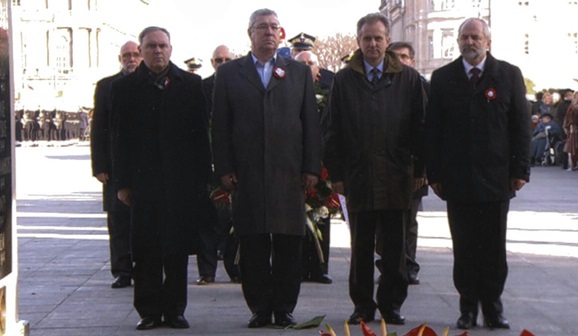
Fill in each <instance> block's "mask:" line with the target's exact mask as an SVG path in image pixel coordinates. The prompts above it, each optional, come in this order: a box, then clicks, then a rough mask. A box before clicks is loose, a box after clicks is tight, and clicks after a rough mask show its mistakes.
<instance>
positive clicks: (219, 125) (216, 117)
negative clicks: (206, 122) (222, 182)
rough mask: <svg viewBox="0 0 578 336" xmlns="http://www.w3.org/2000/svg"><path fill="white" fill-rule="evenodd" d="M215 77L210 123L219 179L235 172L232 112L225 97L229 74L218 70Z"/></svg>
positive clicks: (216, 175)
mask: <svg viewBox="0 0 578 336" xmlns="http://www.w3.org/2000/svg"><path fill="white" fill-rule="evenodd" d="M220 70H221V71H219V76H216V77H215V84H214V85H215V87H214V90H213V115H212V123H211V133H212V139H211V140H212V146H213V160H214V165H215V177H216V178H217V179H219V178H220V177H222V176H224V175H225V174H229V173H234V172H236V169H235V162H234V157H233V140H232V137H233V111H231V108H230V105H229V102H228V99H227V96H228V94H229V93H228V92H227V91H228V88H227V85H226V84H227V80H228V79H229V72H227V71H226V70H225V69H224V68H223V69H220Z"/></svg>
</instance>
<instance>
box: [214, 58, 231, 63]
mask: <svg viewBox="0 0 578 336" xmlns="http://www.w3.org/2000/svg"><path fill="white" fill-rule="evenodd" d="M230 60H231V59H230V58H228V57H217V58H213V61H215V63H217V64H221V63H227V62H229V61H230Z"/></svg>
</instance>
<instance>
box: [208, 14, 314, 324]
mask: <svg viewBox="0 0 578 336" xmlns="http://www.w3.org/2000/svg"><path fill="white" fill-rule="evenodd" d="M281 30H282V29H281V25H280V24H279V19H278V17H277V14H276V13H275V12H274V11H272V10H270V9H260V10H257V11H255V12H253V14H251V17H250V19H249V28H248V30H247V33H248V35H249V38H250V40H251V51H250V52H249V54H248V55H247V56H245V57H241V58H238V59H235V60H233V61H230V62H228V63H226V64H223V65H222V66H221V67H219V70H218V72H217V77H216V79H215V92H214V100H213V104H214V108H213V120H212V134H213V137H212V141H213V142H212V143H213V155H214V160H215V174H216V175H217V176H219V177H220V179H221V184H222V185H223V188H225V189H226V190H234V194H233V226H234V229H235V234H236V235H237V237H238V238H239V244H240V268H241V275H242V277H243V280H242V282H241V285H242V289H243V295H244V297H245V301H246V302H247V305H248V306H249V309H250V310H251V313H252V314H253V315H252V316H251V319H250V320H249V323H248V327H249V328H261V327H264V326H267V325H269V324H271V321H272V315H273V316H274V318H275V325H277V326H281V327H287V326H290V325H294V324H296V323H297V322H296V321H295V318H294V317H293V315H292V313H293V310H294V309H295V306H296V305H297V299H298V297H299V291H300V288H301V244H302V242H303V236H304V235H305V230H306V228H305V225H306V224H305V220H306V219H305V206H304V203H305V190H308V189H309V188H311V187H313V186H315V185H316V184H317V181H318V178H319V174H320V172H321V132H320V127H319V114H318V112H317V107H316V105H315V92H314V90H313V80H312V76H311V70H310V69H309V67H307V66H306V65H304V64H302V63H299V62H296V61H294V60H292V59H288V58H284V57H280V56H278V55H277V48H278V46H279V43H280V40H281Z"/></svg>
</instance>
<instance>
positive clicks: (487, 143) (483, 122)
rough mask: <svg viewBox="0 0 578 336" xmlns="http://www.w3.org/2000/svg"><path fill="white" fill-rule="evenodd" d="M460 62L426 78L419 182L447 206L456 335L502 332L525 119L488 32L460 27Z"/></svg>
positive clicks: (524, 171) (523, 174) (515, 76)
mask: <svg viewBox="0 0 578 336" xmlns="http://www.w3.org/2000/svg"><path fill="white" fill-rule="evenodd" d="M458 45H459V48H460V52H461V57H459V58H458V59H457V60H455V61H453V62H452V63H450V64H448V65H446V66H443V67H441V68H439V69H437V70H436V71H434V72H433V74H432V78H431V91H430V96H429V101H428V108H427V115H426V134H427V136H426V140H427V141H426V143H427V145H428V146H429V147H428V148H427V151H426V152H427V154H428V155H427V164H426V166H427V175H428V179H429V183H430V186H431V188H432V189H433V191H434V192H435V193H436V195H438V196H439V197H440V198H442V199H444V200H446V201H447V213H448V221H449V226H450V232H451V234H452V242H453V251H454V274H453V278H454V284H455V287H456V289H457V290H458V292H459V294H460V312H461V316H460V318H459V319H458V321H457V327H458V328H460V329H471V328H473V327H475V326H476V325H477V317H478V308H479V306H480V305H481V308H482V314H483V315H484V325H485V326H486V327H488V328H490V329H493V328H502V329H508V328H509V327H510V325H509V323H508V321H507V320H506V319H505V318H504V316H503V306H502V301H501V294H502V291H503V289H504V284H505V282H506V277H507V274H508V265H507V262H506V229H507V217H508V209H509V204H510V199H511V198H512V197H514V195H515V192H516V191H518V190H520V189H521V188H522V187H523V186H524V184H525V183H526V182H528V181H529V178H530V155H529V154H530V151H529V149H530V138H531V133H530V132H531V127H530V113H529V111H528V107H527V103H526V97H525V94H526V87H525V85H524V79H523V77H522V73H521V72H520V69H519V68H518V67H516V66H513V65H511V64H509V63H507V62H504V61H501V60H497V59H495V58H494V57H493V56H492V55H491V54H490V52H489V49H490V46H491V35H490V28H489V26H488V24H487V23H486V22H485V21H484V20H482V19H478V18H469V19H467V20H465V21H464V22H463V23H462V24H461V26H460V27H459V30H458Z"/></svg>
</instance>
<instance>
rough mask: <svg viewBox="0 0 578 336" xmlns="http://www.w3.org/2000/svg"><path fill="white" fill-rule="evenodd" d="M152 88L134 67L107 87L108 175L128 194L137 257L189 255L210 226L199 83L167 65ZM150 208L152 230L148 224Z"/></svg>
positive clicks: (208, 163)
mask: <svg viewBox="0 0 578 336" xmlns="http://www.w3.org/2000/svg"><path fill="white" fill-rule="evenodd" d="M169 67H170V68H169V71H168V73H167V76H166V79H165V80H164V89H161V88H159V87H158V86H157V85H156V84H155V83H153V80H152V78H151V76H150V74H149V72H150V71H149V69H148V68H147V67H146V65H145V63H144V62H142V63H141V65H140V66H139V67H138V68H137V70H136V71H135V72H134V73H132V74H130V75H127V76H125V77H123V78H121V79H119V80H117V81H115V82H114V83H113V87H112V93H113V105H112V106H113V115H114V116H115V120H114V127H113V128H114V137H113V176H114V178H115V186H116V188H117V189H122V188H131V190H132V194H133V205H132V206H131V207H132V214H131V215H132V217H131V222H132V223H131V243H132V251H133V257H134V258H135V260H136V259H137V258H139V256H140V253H141V252H146V251H147V249H149V248H151V246H155V247H157V246H159V244H160V246H161V250H162V251H163V253H165V254H171V253H185V252H186V253H194V252H196V251H197V250H198V248H199V237H198V229H199V226H200V225H206V224H207V223H209V222H210V220H212V219H209V215H210V213H209V212H208V210H209V209H210V207H209V205H210V203H209V202H210V201H209V198H208V190H207V184H208V183H209V181H210V176H211V155H210V145H209V137H208V130H207V118H206V107H205V97H204V94H203V88H202V82H201V78H200V77H199V76H197V75H193V74H190V73H187V72H185V71H183V70H181V69H179V68H178V67H177V66H175V65H174V64H173V63H170V65H169ZM151 204H152V205H154V207H155V208H156V209H158V213H160V223H159V222H158V221H155V218H150V216H149V214H150V211H151V209H149V207H150V206H151Z"/></svg>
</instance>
